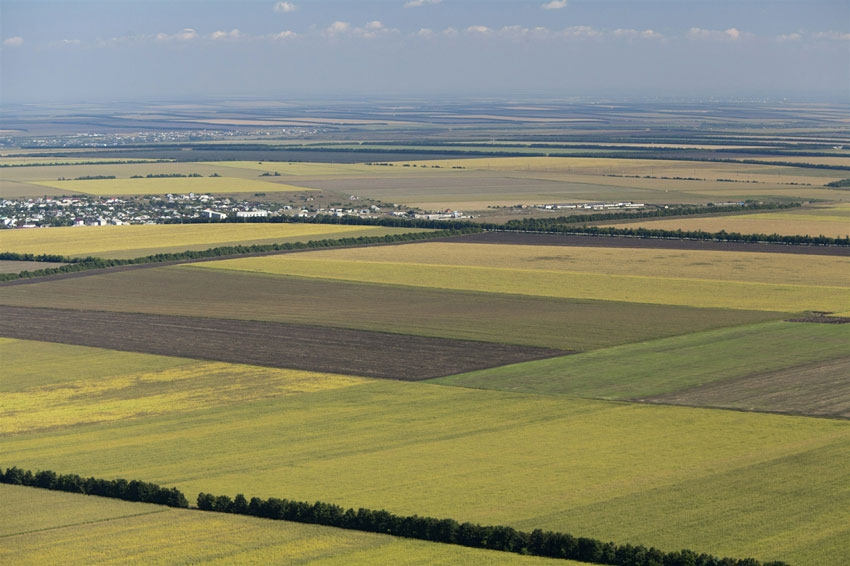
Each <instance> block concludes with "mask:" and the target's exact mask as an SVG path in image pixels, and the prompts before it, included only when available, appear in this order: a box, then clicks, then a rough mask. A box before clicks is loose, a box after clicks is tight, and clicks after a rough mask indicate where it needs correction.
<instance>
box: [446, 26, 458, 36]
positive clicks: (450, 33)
mask: <svg viewBox="0 0 850 566" xmlns="http://www.w3.org/2000/svg"><path fill="white" fill-rule="evenodd" d="M443 35H445V36H446V37H456V36H457V30H456V29H455V28H446V29H444V30H443Z"/></svg>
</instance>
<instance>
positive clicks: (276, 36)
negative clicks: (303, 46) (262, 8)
mask: <svg viewBox="0 0 850 566" xmlns="http://www.w3.org/2000/svg"><path fill="white" fill-rule="evenodd" d="M296 37H298V34H297V33H295V32H294V31H290V30H288V29H287V30H283V31H282V32H279V33H273V34H271V35H270V36H269V38H270V39H273V40H275V41H285V40H287V39H294V38H296Z"/></svg>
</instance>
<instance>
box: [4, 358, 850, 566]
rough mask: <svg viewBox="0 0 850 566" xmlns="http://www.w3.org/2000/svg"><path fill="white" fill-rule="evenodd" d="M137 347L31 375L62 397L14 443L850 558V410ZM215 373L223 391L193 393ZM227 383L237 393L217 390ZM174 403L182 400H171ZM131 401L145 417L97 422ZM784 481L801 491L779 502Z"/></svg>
mask: <svg viewBox="0 0 850 566" xmlns="http://www.w3.org/2000/svg"><path fill="white" fill-rule="evenodd" d="M3 346H4V348H5V351H6V352H10V351H13V352H17V354H16V356H17V359H20V360H26V359H29V360H30V361H29V362H26V361H23V362H21V363H20V364H19V365H18V366H15V367H21V368H22V370H21V371H24V372H28V373H32V372H33V371H34V367H37V366H38V364H39V362H38V361H37V358H35V357H34V356H33V355H32V354H34V353H35V352H36V351H38V352H40V353H42V354H47V355H48V358H51V357H52V359H58V358H62V357H63V356H64V355H66V353H67V352H68V351H69V349H70V350H76V352H72V353H71V356H72V359H76V360H77V361H78V362H83V360H85V359H92V360H97V359H98V358H99V357H100V356H101V355H102V354H101V352H100V351H98V350H93V349H89V348H82V347H70V346H59V345H57V346H49V345H44V344H39V343H33V342H27V341H5V342H4V344H3ZM52 348H57V349H59V350H57V351H56V352H53V353H52V354H51V353H50V350H51V349H52ZM109 355H112V354H109ZM136 356H137V358H136V360H135V362H133V361H132V360H130V359H127V360H125V362H126V363H127V364H131V363H135V365H136V366H137V367H138V368H139V371H141V372H144V371H147V372H148V373H147V374H145V373H137V372H135V371H133V370H134V368H133V367H128V366H127V365H125V366H123V367H122V370H121V371H122V373H123V375H124V377H116V378H113V377H106V378H104V377H99V376H98V375H102V374H101V370H96V371H95V374H94V375H92V374H89V375H85V373H86V372H87V371H88V370H87V369H86V364H85V363H78V365H75V366H72V367H69V368H68V369H66V370H65V371H64V372H61V373H57V374H55V375H56V377H55V378H54V379H47V378H42V382H41V383H40V384H39V385H38V386H37V387H32V386H29V385H28V384H27V383H26V380H24V379H19V380H17V384H18V385H17V386H14V389H15V391H14V392H15V393H16V395H15V399H25V398H26V397H27V396H29V395H32V396H40V397H41V399H42V401H43V402H44V404H45V405H46V406H48V407H49V406H51V405H52V406H54V407H61V406H64V407H66V410H65V411H64V412H62V411H59V410H54V411H53V415H54V419H53V420H49V421H46V422H44V423H41V424H38V423H35V422H33V423H32V424H33V425H34V428H30V429H29V430H27V431H21V432H17V433H11V432H9V433H5V434H4V435H3V436H2V438H0V445H2V449H3V454H4V459H5V460H8V461H14V462H15V463H16V464H17V465H20V466H23V467H30V468H39V467H40V468H47V469H55V470H75V472H76V473H80V474H82V475H99V476H104V477H145V478H148V480H149V481H154V482H157V483H160V484H162V485H173V486H176V487H178V488H179V489H181V490H182V491H184V492H185V493H187V494H190V497H191V496H192V494H194V493H197V492H198V491H207V492H213V493H231V494H233V493H237V492H243V493H245V494H246V495H247V496H249V497H250V496H254V495H256V496H260V497H269V496H284V497H289V498H293V499H299V500H308V501H312V500H316V499H322V500H326V501H333V502H336V503H338V504H341V505H344V506H353V507H357V506H365V507H371V508H386V509H388V510H391V511H394V512H397V513H404V514H412V513H418V514H420V515H430V516H437V517H442V516H446V517H453V518H456V519H457V520H461V521H464V520H469V521H473V522H482V523H497V524H510V525H513V526H515V527H517V528H523V529H529V530H530V529H532V528H545V529H556V530H562V531H567V532H572V533H577V534H578V533H582V534H585V535H586V536H594V537H598V538H602V539H606V540H607V539H613V540H618V541H622V542H632V543H635V544H636V543H642V544H647V545H655V546H658V547H661V548H679V547H689V548H698V549H699V550H700V551H705V552H712V553H715V554H721V555H739V556H742V555H755V556H758V557H761V558H763V559H768V558H775V559H779V558H782V559H786V560H793V561H794V562H795V563H803V564H805V563H815V562H812V561H809V560H806V559H805V558H806V557H807V556H811V555H810V553H811V552H813V550H814V549H817V553H818V554H816V556H821V557H823V558H824V560H823V561H821V562H818V563H834V564H838V563H840V560H839V557H840V556H841V554H842V552H843V548H844V547H843V543H842V541H843V540H844V539H843V537H845V536H846V535H847V534H848V531H847V530H846V525H847V524H848V521H847V519H848V518H850V516H848V515H847V509H850V500H847V494H846V493H843V494H842V492H835V490H834V489H833V488H834V486H835V485H837V484H838V483H840V482H841V478H842V477H843V476H844V473H845V472H844V466H843V462H844V461H846V458H847V457H849V456H850V427H848V426H847V423H846V422H845V421H839V420H825V419H811V418H804V417H788V416H774V415H763V414H757V413H744V412H730V411H706V410H702V409H690V408H676V407H662V406H644V405H630V404H623V403H608V402H602V401H593V400H580V399H575V398H572V399H570V398H564V397H560V396H549V395H539V394H524V393H510V392H502V391H481V390H475V389H466V388H458V387H442V386H439V385H432V384H427V383H418V384H417V383H403V382H396V381H372V380H362V381H359V382H357V381H347V382H346V381H342V382H339V381H338V380H339V379H340V378H324V377H321V376H315V377H314V378H311V380H310V382H311V383H313V382H314V380H315V381H316V385H317V386H315V387H305V388H302V389H301V390H295V389H296V388H295V387H289V386H286V385H287V384H290V383H294V384H296V385H297V383H298V379H297V378H294V377H290V376H287V375H282V376H281V378H275V377H274V374H271V373H270V374H269V375H268V379H269V384H273V383H276V382H279V383H281V385H284V387H282V388H277V389H272V388H271V387H269V385H268V384H267V383H266V381H265V380H263V379H260V378H259V374H258V373H257V370H256V369H255V368H243V367H241V366H234V367H233V368H230V369H227V368H224V367H221V368H220V369H219V370H217V371H214V372H210V374H209V375H208V376H207V377H205V378H204V381H203V382H201V383H198V382H195V380H193V379H192V378H191V377H190V376H191V375H193V372H201V373H202V371H203V366H198V365H197V363H195V364H194V365H183V366H180V367H169V366H168V365H164V366H163V363H165V364H173V363H174V362H161V361H160V360H159V359H158V358H155V359H151V360H148V359H145V358H146V357H145V356H141V357H139V356H138V355H136ZM116 365H117V364H116ZM77 367H79V368H80V370H81V372H82V374H81V375H75V374H76V373H77V369H76V368H77ZM117 367H121V366H117ZM157 367H160V368H162V369H159V370H157V369H155V368H157ZM193 367H194V368H196V369H193ZM151 369H154V373H153V374H151V373H150V370H151ZM195 375H197V373H195ZM236 376H239V377H238V379H236V380H235V379H234V378H235V377H236ZM252 376H255V377H252ZM234 381H235V383H234ZM157 389H159V390H160V393H157ZM199 389H203V390H204V391H209V393H207V394H204V397H201V398H200V399H197V400H196V402H192V403H187V402H185V401H184V402H181V401H180V400H181V399H187V398H188V399H192V398H195V397H196V396H197V395H198V393H199ZM74 391H77V392H79V393H94V392H97V394H96V395H91V397H90V398H87V399H86V398H80V397H74V395H73V393H72V392H74ZM219 391H220V392H222V393H224V396H223V398H222V399H221V400H219V401H216V402H214V403H205V402H204V399H205V398H206V399H211V398H214V397H215V394H216V392H219ZM69 393H71V395H70V397H69ZM163 396H165V397H163ZM165 399H171V400H172V402H170V403H168V407H169V408H168V410H167V411H165V412H164V413H163V412H162V411H159V412H157V411H156V407H159V406H161V404H162V402H163V401H164V400H165ZM72 401H73V402H72ZM131 402H133V403H134V404H133V407H134V410H135V413H133V414H127V413H124V414H123V415H122V416H123V418H119V419H117V420H115V419H112V418H106V417H104V418H103V419H102V421H101V422H92V418H93V417H97V416H100V415H102V412H103V410H104V408H109V407H112V408H114V409H115V410H120V409H121V407H123V406H127V404H128V403H131ZM22 407H23V406H22ZM56 419H58V420H56ZM765 477H770V478H772V481H771V482H765V481H764V478H765ZM778 492H783V493H794V494H795V497H794V498H793V499H784V500H782V503H781V507H780V508H776V507H775V502H776V501H777V499H776V498H777V493H778ZM721 502H722V504H721ZM768 502H770V504H767V503H768ZM634 509H640V513H639V516H638V515H636V514H635V513H634ZM803 511H805V512H803ZM777 516H779V517H781V520H777ZM671 517H673V518H674V520H671ZM683 525H684V528H683ZM754 525H759V527H758V528H757V529H756V528H753V526H754ZM837 525H844V526H845V527H844V528H841V527H838V526H837ZM809 529H811V532H812V534H811V535H809V536H799V533H800V532H809ZM815 532H817V533H818V535H817V537H816V536H815V534H814V533H815ZM792 533H793V535H792ZM823 533H832V535H831V536H830V537H828V538H827V539H826V540H824V539H823V538H820V537H821V536H822V535H823ZM742 534H743V536H742ZM777 540H781V541H782V543H781V544H778V543H777Z"/></svg>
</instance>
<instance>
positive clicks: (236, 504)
mask: <svg viewBox="0 0 850 566" xmlns="http://www.w3.org/2000/svg"><path fill="white" fill-rule="evenodd" d="M0 483H5V484H11V485H23V486H28V487H38V488H42V489H50V490H55V491H66V492H70V493H81V494H85V495H96V496H100V497H110V498H113V499H123V500H125V501H136V502H142V503H153V504H157V505H167V506H169V507H178V508H188V507H189V502H188V500H187V499H186V497H185V496H184V495H183V493H181V492H180V491H179V490H178V489H177V488H166V487H160V486H159V485H157V484H154V483H149V482H143V481H139V480H130V481H128V480H125V479H115V480H106V479H99V478H94V477H89V478H83V477H81V476H79V475H77V474H57V473H56V472H53V471H50V470H41V471H38V472H35V473H33V472H32V471H31V470H23V469H21V468H18V467H11V468H7V469H6V471H5V472H3V471H2V468H0ZM197 507H198V509H200V510H202V511H212V512H218V513H232V514H236V515H249V516H252V517H259V518H263V519H272V520H279V521H291V522H297V523H309V524H315V525H323V526H328V527H337V528H341V529H349V530H356V531H365V532H370V533H381V534H387V535H391V536H397V537H404V538H412V539H417V540H425V541H429V542H438V543H444V544H456V545H460V546H467V547H471V548H482V549H488V550H497V551H502V552H514V553H517V554H529V555H534V556H543V557H549V558H563V559H567V560H577V561H580V562H589V563H592V564H610V565H615V566H787V564H786V563H784V562H765V563H762V562H760V561H758V560H755V559H753V558H744V559H738V558H718V557H715V556H712V555H710V554H705V553H702V554H697V553H696V552H694V551H691V550H681V551H674V552H664V551H662V550H659V549H657V548H655V547H650V548H647V547H645V546H642V545H631V544H622V545H618V544H615V543H613V542H602V541H600V540H597V539H593V538H587V537H574V536H572V535H569V534H565V533H558V532H552V531H543V530H541V529H536V530H534V531H532V532H530V533H529V532H525V531H518V530H516V529H514V528H513V527H507V526H503V525H486V526H482V525H479V524H473V523H468V522H467V523H458V522H457V521H455V520H454V519H435V518H432V517H420V516H418V515H407V516H404V515H396V514H394V513H390V512H389V511H385V510H383V509H381V510H378V511H375V510H372V509H364V508H360V509H358V510H356V511H355V510H354V509H352V508H349V509H344V508H342V507H340V506H339V505H334V504H332V503H324V502H322V501H317V502H315V503H308V502H304V501H291V500H287V499H278V498H274V497H270V498H269V499H260V498H258V497H252V498H251V500H250V501H249V500H248V499H247V498H246V497H245V496H244V495H242V494H237V495H236V497H234V498H232V499H231V498H230V497H229V496H227V495H212V494H209V493H203V492H202V493H199V494H198V499H197Z"/></svg>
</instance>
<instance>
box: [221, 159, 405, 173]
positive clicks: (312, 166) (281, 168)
mask: <svg viewBox="0 0 850 566" xmlns="http://www.w3.org/2000/svg"><path fill="white" fill-rule="evenodd" d="M204 165H209V166H215V167H230V168H234V169H254V170H257V171H266V172H268V173H274V172H278V173H280V174H281V175H299V176H303V177H318V176H324V175H333V176H338V175H361V174H363V173H381V172H382V170H386V169H388V168H387V167H373V166H369V165H363V164H359V163H303V162H292V163H290V162H287V161H210V162H205V163H204Z"/></svg>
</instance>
